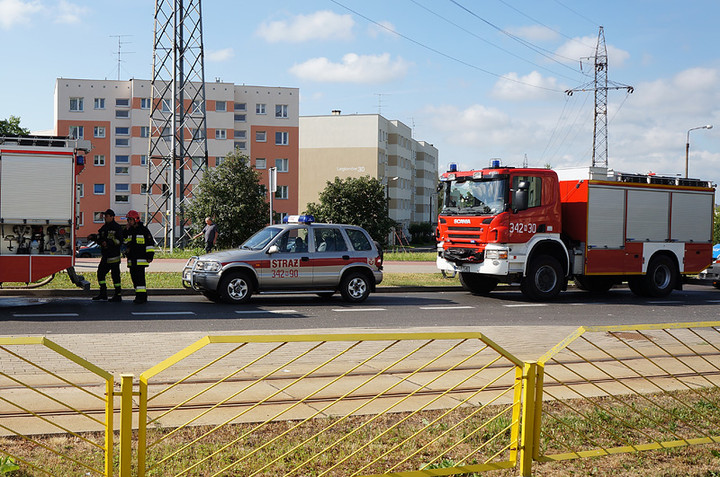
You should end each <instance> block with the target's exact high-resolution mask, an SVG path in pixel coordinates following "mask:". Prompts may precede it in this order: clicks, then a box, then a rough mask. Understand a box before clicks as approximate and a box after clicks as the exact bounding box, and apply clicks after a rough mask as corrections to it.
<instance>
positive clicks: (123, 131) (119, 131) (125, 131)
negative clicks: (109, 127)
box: [115, 128, 130, 136]
mask: <svg viewBox="0 0 720 477" xmlns="http://www.w3.org/2000/svg"><path fill="white" fill-rule="evenodd" d="M115 135H116V136H129V135H130V128H115Z"/></svg>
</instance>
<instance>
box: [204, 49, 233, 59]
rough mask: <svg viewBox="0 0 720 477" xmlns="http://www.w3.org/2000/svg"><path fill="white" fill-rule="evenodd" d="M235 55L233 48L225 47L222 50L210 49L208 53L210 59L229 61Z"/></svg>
mask: <svg viewBox="0 0 720 477" xmlns="http://www.w3.org/2000/svg"><path fill="white" fill-rule="evenodd" d="M233 56H235V51H234V50H233V49H232V48H224V49H222V50H216V51H210V52H208V54H207V59H208V61H218V62H219V61H227V60H229V59H231V58H232V57H233Z"/></svg>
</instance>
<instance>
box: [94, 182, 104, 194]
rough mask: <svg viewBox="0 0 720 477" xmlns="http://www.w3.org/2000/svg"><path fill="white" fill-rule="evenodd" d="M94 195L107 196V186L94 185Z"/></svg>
mask: <svg viewBox="0 0 720 477" xmlns="http://www.w3.org/2000/svg"><path fill="white" fill-rule="evenodd" d="M93 194H95V195H105V184H94V185H93Z"/></svg>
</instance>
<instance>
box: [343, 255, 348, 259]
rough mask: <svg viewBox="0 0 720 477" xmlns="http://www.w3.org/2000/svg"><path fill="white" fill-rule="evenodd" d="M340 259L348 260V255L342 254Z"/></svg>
mask: <svg viewBox="0 0 720 477" xmlns="http://www.w3.org/2000/svg"><path fill="white" fill-rule="evenodd" d="M342 259H343V260H350V255H343V256H342Z"/></svg>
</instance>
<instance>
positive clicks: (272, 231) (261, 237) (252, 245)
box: [240, 227, 283, 250]
mask: <svg viewBox="0 0 720 477" xmlns="http://www.w3.org/2000/svg"><path fill="white" fill-rule="evenodd" d="M282 231H283V229H281V228H280V227H265V228H264V229H262V230H261V231H259V232H257V233H256V234H255V235H253V236H252V237H250V238H249V239H247V240H246V241H245V243H244V244H242V245H240V248H241V249H244V250H262V249H263V248H265V246H266V245H267V244H268V243H270V241H271V240H272V239H274V238H275V236H277V234H279V233H280V232H282Z"/></svg>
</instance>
